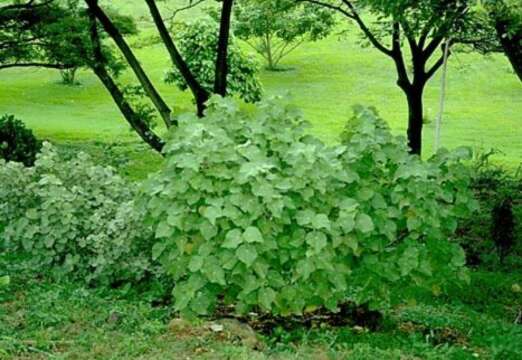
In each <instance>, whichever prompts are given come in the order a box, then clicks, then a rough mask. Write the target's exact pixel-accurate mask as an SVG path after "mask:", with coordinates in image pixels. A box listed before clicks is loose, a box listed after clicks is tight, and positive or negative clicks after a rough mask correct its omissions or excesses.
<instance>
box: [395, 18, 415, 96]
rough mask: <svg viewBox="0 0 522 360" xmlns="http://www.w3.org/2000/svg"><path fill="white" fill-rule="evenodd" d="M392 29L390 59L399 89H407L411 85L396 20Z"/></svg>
mask: <svg viewBox="0 0 522 360" xmlns="http://www.w3.org/2000/svg"><path fill="white" fill-rule="evenodd" d="M392 26H393V30H392V55H391V57H392V59H393V61H394V62H395V68H396V69H397V75H398V80H397V85H399V87H400V88H401V89H404V90H407V89H408V88H409V87H410V86H411V81H410V78H409V77H408V71H407V70H406V64H405V63H404V56H403V54H402V50H401V29H400V25H399V23H398V22H396V21H395V22H394V23H393V25H392Z"/></svg>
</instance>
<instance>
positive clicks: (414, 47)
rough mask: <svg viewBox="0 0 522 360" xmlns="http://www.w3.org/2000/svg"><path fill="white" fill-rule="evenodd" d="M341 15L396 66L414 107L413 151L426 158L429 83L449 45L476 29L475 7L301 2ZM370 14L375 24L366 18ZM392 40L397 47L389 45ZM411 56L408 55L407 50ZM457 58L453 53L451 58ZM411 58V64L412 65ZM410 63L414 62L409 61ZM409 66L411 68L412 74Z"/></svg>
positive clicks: (441, 2) (411, 0) (434, 1)
mask: <svg viewBox="0 0 522 360" xmlns="http://www.w3.org/2000/svg"><path fill="white" fill-rule="evenodd" d="M297 1H307V2H309V3H313V4H316V5H319V6H322V7H326V8H329V9H333V10H336V11H337V12H339V13H340V14H342V15H343V16H345V17H346V18H347V19H348V20H350V21H354V22H355V23H356V24H357V26H358V27H359V29H360V30H361V31H362V33H363V35H364V37H365V38H366V39H367V40H368V41H369V43H370V44H371V45H372V46H373V47H375V48H376V49H377V50H379V51H380V52H381V53H382V54H384V55H386V56H388V57H389V58H390V59H392V60H393V62H394V64H395V68H396V72H397V85H398V86H399V88H400V89H401V90H402V91H403V92H404V94H405V96H406V99H407V103H408V130H407V136H408V145H409V147H410V149H411V153H412V154H418V155H420V154H421V149H422V128H423V118H424V116H423V115H424V114H423V93H424V89H425V86H426V84H427V82H428V81H429V80H430V79H431V78H432V77H433V75H434V74H435V73H436V72H437V70H439V68H440V67H441V66H442V65H443V63H444V54H443V51H440V53H439V54H436V52H437V50H438V49H439V48H441V45H442V44H443V43H444V42H445V40H448V41H449V48H450V49H451V47H453V46H454V45H455V44H458V43H459V42H461V41H463V39H465V38H466V36H467V35H468V32H469V31H470V29H472V28H474V26H473V24H474V22H475V17H474V16H473V15H472V14H471V13H472V7H473V5H474V2H473V1H463V0H426V1H417V0H393V1H391V0H390V1H381V0H359V1H357V0H354V1H351V0H331V1H328V0H297ZM365 12H367V13H369V14H370V15H371V17H369V18H370V19H375V21H373V23H371V20H368V19H367V18H366V17H365V16H363V15H364V13H365ZM388 38H389V39H390V42H391V44H390V45H386V43H385V41H386V40H387V39H388ZM405 44H407V45H408V47H409V51H408V52H406V51H405V49H404V45H405ZM450 54H451V52H450ZM407 56H409V59H407ZM407 60H409V61H407ZM407 62H409V63H411V69H409V68H408V66H407Z"/></svg>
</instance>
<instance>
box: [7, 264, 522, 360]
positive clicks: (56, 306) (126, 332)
mask: <svg viewBox="0 0 522 360" xmlns="http://www.w3.org/2000/svg"><path fill="white" fill-rule="evenodd" d="M2 265H5V264H3V263H2V256H1V255H0V266H2ZM11 273H12V274H15V275H14V276H13V279H12V284H11V285H10V286H9V287H7V288H3V289H1V288H0V359H2V360H3V359H5V360H8V359H9V360H15V359H19V360H20V359H75V360H80V359H85V360H87V359H89V360H95V359H158V360H159V359H162V360H163V359H245V360H247V359H310V360H312V359H313V360H316V359H360V360H363V359H364V360H366V359H383V360H386V359H390V360H391V359H393V360H398V359H440V360H442V359H445V360H446V359H475V358H479V359H502V360H516V359H520V356H522V328H521V326H520V325H517V324H514V323H513V320H514V319H515V317H516V316H517V311H521V309H520V306H521V302H520V300H521V299H520V296H521V294H520V293H515V292H513V291H512V289H511V288H512V285H513V284H514V283H515V282H516V281H517V279H518V280H519V279H520V276H521V275H522V274H521V273H520V272H515V273H512V274H506V273H500V272H499V273H485V272H475V273H473V276H472V283H471V285H470V287H469V288H465V289H461V290H454V291H453V293H452V297H451V299H449V298H448V299H445V298H439V299H435V300H433V299H426V300H425V301H422V302H419V303H417V304H410V305H404V306H401V307H398V308H395V309H393V310H391V311H388V312H387V313H386V316H385V322H384V325H383V327H382V328H381V329H380V330H378V331H376V332H367V331H365V330H364V329H361V328H357V327H353V328H352V327H343V328H336V329H335V328H328V327H326V328H315V329H312V330H306V329H295V330H293V331H290V332H275V333H274V334H272V335H270V336H264V337H261V339H260V340H261V341H260V343H258V344H257V346H255V347H253V346H251V344H252V343H253V341H252V338H251V337H250V338H248V337H247V338H246V340H249V341H248V342H244V341H243V340H244V339H245V338H244V337H243V338H241V337H240V336H238V333H240V331H238V332H237V333H218V334H215V333H212V332H211V331H209V330H205V329H202V327H192V328H182V329H179V327H173V326H169V323H170V320H171V319H172V318H173V317H175V314H173V313H172V309H171V308H170V307H169V306H163V305H162V306H157V305H156V306H153V305H151V304H150V303H149V302H148V297H147V296H146V295H145V296H143V295H140V296H136V295H133V294H129V293H126V292H125V291H123V290H104V289H98V290H96V289H88V288H85V287H82V286H81V285H79V284H71V283H51V282H48V281H45V280H41V279H40V280H38V279H34V275H33V276H31V274H23V273H20V272H18V271H16V270H13V272H11Z"/></svg>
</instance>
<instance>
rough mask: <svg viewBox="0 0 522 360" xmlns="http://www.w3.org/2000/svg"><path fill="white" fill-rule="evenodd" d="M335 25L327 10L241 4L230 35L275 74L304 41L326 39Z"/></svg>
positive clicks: (280, 0) (277, 2)
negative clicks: (247, 46)
mask: <svg viewBox="0 0 522 360" xmlns="http://www.w3.org/2000/svg"><path fill="white" fill-rule="evenodd" d="M334 24H335V20H334V16H333V13H332V11H331V10H329V9H321V8H319V9H318V8H317V7H314V6H310V5H309V4H305V3H296V2H295V1H293V0H261V1H259V0H241V1H239V2H238V4H237V6H236V7H235V10H234V23H233V30H234V34H235V35H236V36H237V37H239V38H240V39H242V40H244V41H245V42H246V43H247V44H248V45H250V46H251V47H252V48H253V49H254V50H255V51H256V52H257V53H258V54H259V55H261V56H262V57H263V58H264V59H265V60H266V63H267V69H269V70H276V69H277V68H278V65H279V63H280V61H281V60H282V59H283V58H284V57H285V56H287V55H288V54H290V53H291V52H292V51H293V50H295V49H297V48H298V47H299V46H300V45H301V44H303V43H304V42H305V41H316V40H319V39H322V38H324V37H326V36H327V35H328V34H330V32H331V31H332V29H333V26H334Z"/></svg>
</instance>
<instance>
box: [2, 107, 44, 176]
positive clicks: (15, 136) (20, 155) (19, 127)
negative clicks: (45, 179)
mask: <svg viewBox="0 0 522 360" xmlns="http://www.w3.org/2000/svg"><path fill="white" fill-rule="evenodd" d="M41 147H42V143H41V142H40V141H38V140H37V139H36V137H35V136H34V135H33V133H32V131H31V130H29V129H27V128H26V127H25V125H24V124H23V123H22V122H21V121H20V120H18V119H16V118H15V117H14V116H13V115H4V116H2V117H0V159H4V160H6V161H17V162H21V163H23V164H24V165H26V166H32V165H33V164H34V161H35V159H36V154H37V153H38V152H39V151H40V149H41Z"/></svg>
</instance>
